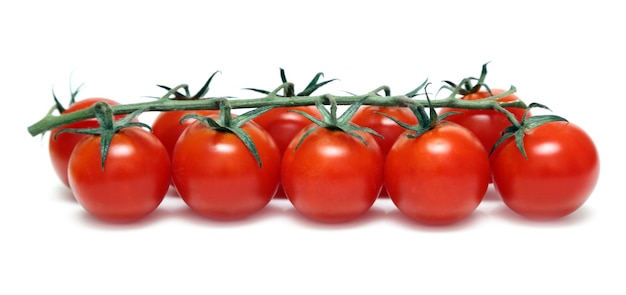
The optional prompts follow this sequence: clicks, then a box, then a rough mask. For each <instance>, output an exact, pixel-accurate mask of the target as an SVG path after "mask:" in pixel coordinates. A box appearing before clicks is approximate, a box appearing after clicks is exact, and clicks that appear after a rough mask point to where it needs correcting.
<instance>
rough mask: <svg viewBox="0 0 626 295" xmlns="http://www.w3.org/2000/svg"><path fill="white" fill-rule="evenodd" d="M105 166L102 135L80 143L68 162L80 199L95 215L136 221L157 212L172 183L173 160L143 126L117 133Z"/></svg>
mask: <svg viewBox="0 0 626 295" xmlns="http://www.w3.org/2000/svg"><path fill="white" fill-rule="evenodd" d="M104 165H105V166H104V170H103V169H102V165H101V152H100V136H99V135H98V136H95V135H87V136H86V137H85V138H84V139H82V140H81V141H80V142H79V143H78V144H77V145H76V148H75V149H74V151H73V152H72V155H71V157H70V161H69V166H68V176H69V183H70V186H71V188H72V192H73V193H74V196H75V197H76V200H77V201H78V202H79V203H80V204H81V205H82V206H83V207H84V208H85V210H87V211H88V212H89V213H91V214H92V215H93V216H96V217H98V218H100V219H103V220H106V221H111V222H130V221H135V220H138V219H140V218H143V217H145V216H147V215H148V214H150V213H151V212H153V211H154V210H155V209H156V208H157V207H158V205H159V204H160V203H161V201H162V200H163V198H164V197H165V194H166V193H167V190H168V188H169V181H170V162H169V157H168V155H167V151H166V150H165V147H163V144H161V142H160V141H159V140H158V139H157V138H156V137H155V136H154V135H152V133H150V132H148V131H146V130H145V129H141V128H138V127H131V128H124V129H121V130H120V131H119V132H118V133H116V134H115V135H113V138H112V140H111V145H110V148H109V151H108V153H107V157H106V161H105V163H104Z"/></svg>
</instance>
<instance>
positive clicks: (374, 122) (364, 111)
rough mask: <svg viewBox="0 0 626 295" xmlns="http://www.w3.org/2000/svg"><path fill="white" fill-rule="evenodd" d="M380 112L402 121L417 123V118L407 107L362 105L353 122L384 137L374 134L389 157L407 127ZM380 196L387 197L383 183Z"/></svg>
mask: <svg viewBox="0 0 626 295" xmlns="http://www.w3.org/2000/svg"><path fill="white" fill-rule="evenodd" d="M379 113H383V114H387V115H389V116H391V117H393V118H396V119H398V120H400V121H401V122H404V123H407V124H410V125H415V124H417V118H416V117H415V115H414V114H413V112H411V110H410V109H409V108H407V107H386V106H371V105H368V106H361V107H360V108H359V110H358V111H357V112H356V114H354V117H352V120H351V122H352V123H354V124H356V125H358V126H362V127H368V128H372V129H374V131H376V132H378V133H379V134H380V135H382V137H378V136H374V139H375V140H376V142H377V143H378V146H380V149H381V151H382V153H383V157H385V158H386V157H387V153H389V150H390V149H391V146H392V145H393V144H394V142H396V139H398V136H400V134H402V133H404V132H405V131H406V129H404V128H403V127H402V126H400V125H398V124H397V123H396V122H394V121H393V120H391V119H389V118H387V117H385V116H382V115H380V114H379ZM380 196H382V197H387V189H386V188H385V187H384V185H383V189H382V190H381V191H380Z"/></svg>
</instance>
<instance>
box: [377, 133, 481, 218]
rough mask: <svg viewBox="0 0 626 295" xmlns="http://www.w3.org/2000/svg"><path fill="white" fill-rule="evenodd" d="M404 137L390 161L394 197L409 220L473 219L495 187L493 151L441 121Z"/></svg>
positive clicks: (388, 179) (388, 172)
mask: <svg viewBox="0 0 626 295" xmlns="http://www.w3.org/2000/svg"><path fill="white" fill-rule="evenodd" d="M409 134H413V131H407V133H406V134H405V135H401V136H400V137H398V139H397V141H396V142H395V143H394V145H393V146H392V147H391V150H389V153H388V155H387V160H386V162H385V168H384V171H385V185H386V187H387V191H388V194H389V198H391V200H392V201H393V203H394V204H395V205H396V207H398V209H399V210H400V212H402V213H403V214H405V215H406V216H408V217H410V218H412V219H414V220H416V221H418V222H421V223H426V224H449V223H453V222H456V221H458V220H461V219H463V218H465V217H467V216H468V215H470V214H471V213H472V212H473V211H474V210H475V209H476V208H477V207H478V205H479V204H480V202H481V201H482V200H483V197H484V194H485V192H486V191H487V187H488V185H489V176H490V175H489V160H488V157H487V152H485V150H484V148H483V147H482V145H481V144H480V141H479V140H478V138H476V136H475V135H474V134H473V133H471V132H470V131H469V130H468V129H467V128H465V127H462V126H460V125H458V124H456V123H452V122H447V121H445V120H444V121H441V122H440V123H438V124H437V125H435V127H434V128H433V129H431V130H428V131H426V132H424V133H422V134H421V135H419V136H418V137H416V138H409V137H408V136H407V135H409Z"/></svg>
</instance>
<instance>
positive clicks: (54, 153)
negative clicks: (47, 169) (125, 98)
mask: <svg viewBox="0 0 626 295" xmlns="http://www.w3.org/2000/svg"><path fill="white" fill-rule="evenodd" d="M79 90H80V87H78V88H77V89H76V90H75V91H73V92H72V96H71V99H70V104H69V106H68V107H67V108H65V107H63V105H62V104H61V103H60V102H59V100H58V99H57V97H56V95H55V94H54V93H53V94H52V95H53V97H54V101H55V105H56V110H57V111H58V112H59V113H60V114H68V113H72V112H75V111H78V110H82V109H86V108H89V107H92V106H93V105H94V104H95V103H96V102H98V101H104V102H107V103H108V104H110V105H116V104H119V103H118V102H117V101H114V100H112V99H109V98H101V97H91V98H86V99H82V100H78V101H76V95H77V94H78V91H79ZM125 116H126V115H116V116H115V120H119V119H121V118H124V117H125ZM98 126H99V123H98V120H97V119H96V118H91V119H85V120H82V121H78V122H74V123H70V124H66V125H64V126H60V127H57V128H54V129H52V130H51V134H53V135H54V134H58V132H59V131H60V130H62V129H66V128H72V129H75V128H95V127H98ZM83 137H85V135H84V134H78V133H69V132H67V133H60V134H58V135H56V136H50V137H49V138H48V152H49V155H50V161H51V163H52V167H53V169H54V172H55V174H56V175H57V176H58V177H59V180H61V182H62V183H63V184H64V185H65V186H66V187H68V188H69V187H70V184H69V180H68V178H67V166H68V162H69V160H70V155H71V154H72V151H73V150H74V147H75V146H76V144H77V143H78V142H79V141H80V140H81V139H83Z"/></svg>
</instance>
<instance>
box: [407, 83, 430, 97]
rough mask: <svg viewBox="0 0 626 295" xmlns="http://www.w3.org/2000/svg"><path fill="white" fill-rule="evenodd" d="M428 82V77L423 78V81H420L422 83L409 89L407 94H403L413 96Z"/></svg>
mask: <svg viewBox="0 0 626 295" xmlns="http://www.w3.org/2000/svg"><path fill="white" fill-rule="evenodd" d="M427 84H428V79H426V80H424V82H422V84H420V85H419V86H417V88H415V89H413V90H411V91H410V92H408V93H407V94H405V95H406V96H407V97H415V96H417V95H418V93H419V92H420V91H422V89H424V87H425V86H426V85H427Z"/></svg>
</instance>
